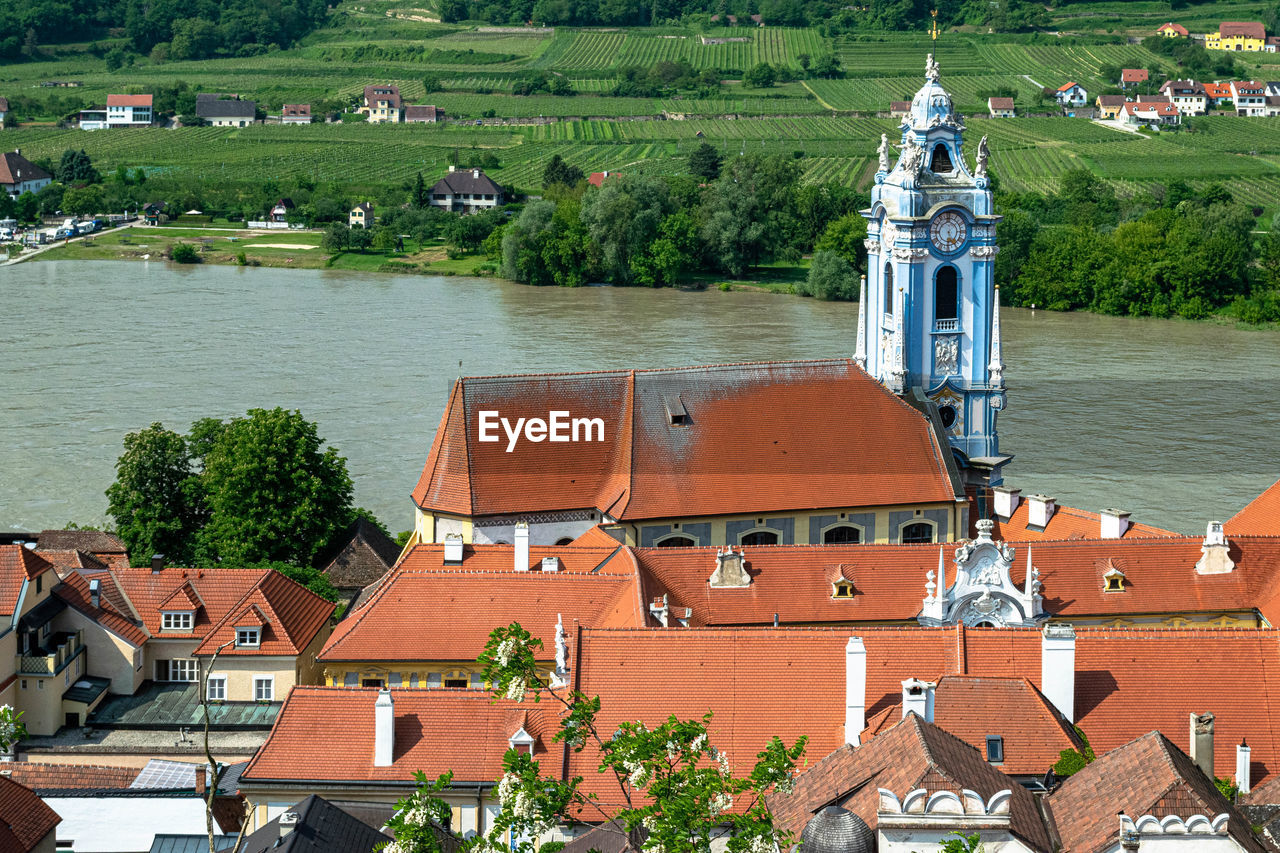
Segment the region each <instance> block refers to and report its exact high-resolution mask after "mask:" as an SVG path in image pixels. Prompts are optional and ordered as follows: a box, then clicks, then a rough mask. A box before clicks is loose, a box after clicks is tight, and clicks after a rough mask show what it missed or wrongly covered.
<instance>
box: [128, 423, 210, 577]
mask: <svg viewBox="0 0 1280 853" xmlns="http://www.w3.org/2000/svg"><path fill="white" fill-rule="evenodd" d="M107 514H108V515H110V516H111V518H112V519H113V520H114V521H115V528H116V534H117V535H118V536H119V537H120V538H121V539H122V540H123V541H124V544H125V546H126V547H127V548H128V550H129V555H130V558H131V559H132V561H133V563H134V565H138V566H141V565H146V564H147V563H148V562H149V561H150V559H151V555H152V554H164V555H166V556H167V557H168V558H169V560H170V561H171V562H174V563H177V564H179V565H189V564H190V563H191V561H192V557H193V556H194V553H195V549H194V542H195V536H196V533H197V531H198V530H199V529H200V525H201V524H202V522H203V520H204V516H205V509H204V500H203V496H202V493H201V490H200V487H199V482H198V480H197V478H196V467H195V464H194V460H193V458H192V455H191V452H190V449H189V448H188V446H187V442H186V440H185V439H184V438H183V437H182V436H181V435H179V434H178V433H176V432H173V431H172V430H167V429H165V428H164V425H163V424H160V423H153V424H152V425H151V426H150V427H148V428H147V429H144V430H141V431H139V432H132V433H129V434H128V435H126V436H125V438H124V453H123V454H122V455H121V456H120V458H119V459H118V460H116V480H115V482H114V483H112V484H111V486H110V487H109V488H108V489H107Z"/></svg>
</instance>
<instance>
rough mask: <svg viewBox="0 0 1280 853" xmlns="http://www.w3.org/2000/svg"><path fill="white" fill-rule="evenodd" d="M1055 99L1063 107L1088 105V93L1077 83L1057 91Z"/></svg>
mask: <svg viewBox="0 0 1280 853" xmlns="http://www.w3.org/2000/svg"><path fill="white" fill-rule="evenodd" d="M1055 97H1056V98H1057V99H1058V103H1060V104H1062V105H1063V106H1064V107H1083V106H1084V105H1085V104H1087V103H1089V93H1088V92H1086V91H1085V89H1084V87H1083V86H1081V85H1080V84H1079V83H1072V84H1071V85H1070V86H1069V87H1068V88H1066V89H1059V90H1058V93H1057V95H1055Z"/></svg>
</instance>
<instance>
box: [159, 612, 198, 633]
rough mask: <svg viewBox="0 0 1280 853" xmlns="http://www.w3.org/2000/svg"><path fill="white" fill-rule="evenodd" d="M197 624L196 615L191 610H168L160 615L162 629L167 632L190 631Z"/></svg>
mask: <svg viewBox="0 0 1280 853" xmlns="http://www.w3.org/2000/svg"><path fill="white" fill-rule="evenodd" d="M194 623H195V613H193V612H192V611H190V610H166V611H165V612H164V613H162V614H161V615H160V627H161V628H162V629H164V630H165V631H190V630H191V626H192V625H193V624H194Z"/></svg>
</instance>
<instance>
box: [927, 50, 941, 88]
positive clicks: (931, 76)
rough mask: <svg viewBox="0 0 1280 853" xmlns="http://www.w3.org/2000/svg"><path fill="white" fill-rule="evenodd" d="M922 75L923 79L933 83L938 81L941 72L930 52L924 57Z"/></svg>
mask: <svg viewBox="0 0 1280 853" xmlns="http://www.w3.org/2000/svg"><path fill="white" fill-rule="evenodd" d="M924 76H925V79H927V80H932V81H933V82H935V83H937V82H938V77H939V76H941V72H940V71H939V70H938V61H937V60H936V59H934V58H933V54H932V53H930V54H928V55H927V56H926V57H925V60H924Z"/></svg>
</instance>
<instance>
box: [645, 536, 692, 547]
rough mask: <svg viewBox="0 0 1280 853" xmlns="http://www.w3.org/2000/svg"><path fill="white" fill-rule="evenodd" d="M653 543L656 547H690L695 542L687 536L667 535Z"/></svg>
mask: <svg viewBox="0 0 1280 853" xmlns="http://www.w3.org/2000/svg"><path fill="white" fill-rule="evenodd" d="M653 544H654V545H655V546H656V547H658V548H692V547H693V546H694V545H696V544H697V543H696V542H694V541H693V540H692V539H690V538H689V537H688V536H668V537H666V538H665V539H659V540H658V541H657V542H654V543H653Z"/></svg>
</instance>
